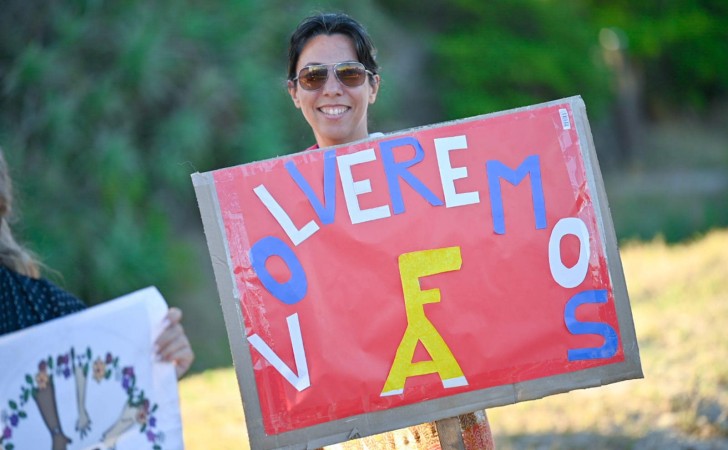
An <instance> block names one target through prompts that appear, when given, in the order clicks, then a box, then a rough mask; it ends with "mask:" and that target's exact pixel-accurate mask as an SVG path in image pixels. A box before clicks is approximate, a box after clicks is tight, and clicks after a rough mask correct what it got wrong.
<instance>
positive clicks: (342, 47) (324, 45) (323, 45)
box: [297, 34, 358, 69]
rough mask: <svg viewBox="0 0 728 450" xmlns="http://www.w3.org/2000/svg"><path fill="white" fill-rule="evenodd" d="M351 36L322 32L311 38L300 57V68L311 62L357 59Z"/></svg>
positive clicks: (321, 62)
mask: <svg viewBox="0 0 728 450" xmlns="http://www.w3.org/2000/svg"><path fill="white" fill-rule="evenodd" d="M357 60H358V59H357V56H356V50H355V49H354V43H353V42H352V40H351V38H350V37H348V36H346V35H343V34H331V35H326V34H320V35H318V36H315V37H313V38H311V39H310V40H309V41H308V42H307V43H306V45H305V46H304V47H303V51H301V56H300V57H299V58H298V67H297V68H298V69H300V68H301V67H304V66H307V65H311V64H328V63H336V62H342V61H357Z"/></svg>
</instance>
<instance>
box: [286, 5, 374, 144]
mask: <svg viewBox="0 0 728 450" xmlns="http://www.w3.org/2000/svg"><path fill="white" fill-rule="evenodd" d="M374 53H375V49H374V45H373V43H372V41H371V39H370V38H369V36H368V35H367V34H366V31H365V30H364V29H363V27H362V26H361V25H360V24H358V23H357V22H356V21H354V20H353V19H351V18H350V17H348V16H346V15H343V14H322V15H319V16H313V17H311V18H308V19H306V20H304V22H302V23H301V25H300V26H299V27H298V29H297V30H296V32H294V34H293V36H291V45H290V49H289V61H288V62H289V65H288V92H289V93H290V94H291V98H292V99H293V104H294V105H296V108H299V109H300V110H301V112H302V113H303V117H304V118H305V119H306V121H307V122H308V124H309V126H311V129H312V130H313V133H314V136H315V138H316V144H317V146H318V147H320V148H323V147H329V146H332V145H339V144H346V143H349V142H353V141H357V140H360V139H364V138H366V137H367V136H369V132H368V126H367V111H368V108H369V105H371V104H373V103H374V102H375V101H376V99H377V92H378V90H379V80H380V79H379V75H378V74H377V72H378V70H379V67H378V66H377V63H376V62H375V60H374ZM331 71H333V72H334V74H335V76H330V72H331ZM365 81H368V82H365Z"/></svg>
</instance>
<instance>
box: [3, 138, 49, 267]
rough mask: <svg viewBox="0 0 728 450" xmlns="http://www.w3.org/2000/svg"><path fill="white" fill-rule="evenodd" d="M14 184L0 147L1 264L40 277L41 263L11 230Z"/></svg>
mask: <svg viewBox="0 0 728 450" xmlns="http://www.w3.org/2000/svg"><path fill="white" fill-rule="evenodd" d="M12 206H13V186H12V181H11V180H10V174H9V173H8V166H7V164H6V163H5V157H4V156H3V150H2V148H0V265H2V266H5V267H7V268H9V269H11V270H14V271H15V272H18V273H20V274H22V275H25V276H27V277H31V278H39V277H40V269H39V263H38V261H36V259H35V258H34V257H33V254H32V253H31V252H29V251H28V250H26V249H24V248H23V247H22V246H21V245H20V244H18V242H17V241H16V240H15V238H14V237H13V233H12V231H11V230H10V220H11V219H12Z"/></svg>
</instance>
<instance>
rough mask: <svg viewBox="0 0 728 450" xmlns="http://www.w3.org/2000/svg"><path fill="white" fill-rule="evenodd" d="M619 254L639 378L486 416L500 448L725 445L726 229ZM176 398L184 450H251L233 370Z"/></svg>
mask: <svg viewBox="0 0 728 450" xmlns="http://www.w3.org/2000/svg"><path fill="white" fill-rule="evenodd" d="M621 255H622V263H623V265H624V271H625V277H626V279H627V285H628V290H629V293H630V300H631V305H632V311H633V316H634V322H635V328H636V332H637V339H638V342H639V345H640V355H641V359H642V367H643V370H644V373H645V378H644V379H642V380H632V381H625V382H621V383H616V384H612V385H608V386H603V387H600V388H593V389H587V390H580V391H574V392H570V393H566V394H560V395H555V396H551V397H547V398H544V399H540V400H536V401H531V402H525V403H521V404H516V405H509V406H504V407H500V408H494V409H491V410H489V411H488V416H489V419H490V423H491V425H492V428H493V431H494V433H495V437H496V444H497V447H498V449H499V450H502V449H509V448H519V449H524V448H534V449H536V448H538V449H551V448H553V449H557V448H573V449H576V448H596V449H599V448H601V449H623V448H632V447H637V443H638V442H642V443H643V444H642V445H641V446H639V448H661V447H664V443H665V442H667V443H671V442H696V441H698V440H705V439H726V440H727V441H726V442H728V230H722V231H713V232H711V233H710V234H708V235H707V236H705V237H703V238H701V239H697V240H695V241H694V242H690V243H685V244H679V245H667V244H665V243H664V242H662V241H660V240H655V241H653V242H648V243H639V242H633V243H627V244H625V245H623V246H622V249H621ZM180 395H181V402H182V405H181V406H182V420H183V425H184V437H185V442H186V444H187V448H189V449H193V450H194V449H208V448H215V449H246V448H248V446H247V440H246V437H245V427H244V421H243V412H242V406H241V404H240V396H239V394H238V387H237V382H236V380H235V373H234V371H233V370H232V369H220V370H213V371H207V372H204V373H202V374H198V375H194V376H190V377H188V378H186V379H184V380H183V381H182V382H181V384H180ZM645 441H646V442H648V444H644V442H645ZM670 448H682V447H670ZM716 448H718V447H716Z"/></svg>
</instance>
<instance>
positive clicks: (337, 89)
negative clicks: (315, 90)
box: [322, 68, 344, 95]
mask: <svg viewBox="0 0 728 450" xmlns="http://www.w3.org/2000/svg"><path fill="white" fill-rule="evenodd" d="M322 89H323V90H324V92H323V93H324V95H338V94H341V93H343V89H344V88H343V86H342V85H341V82H340V81H339V79H338V78H337V77H336V74H335V73H334V70H333V68H330V69H329V76H328V77H326V83H324V87H323V88H322Z"/></svg>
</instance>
